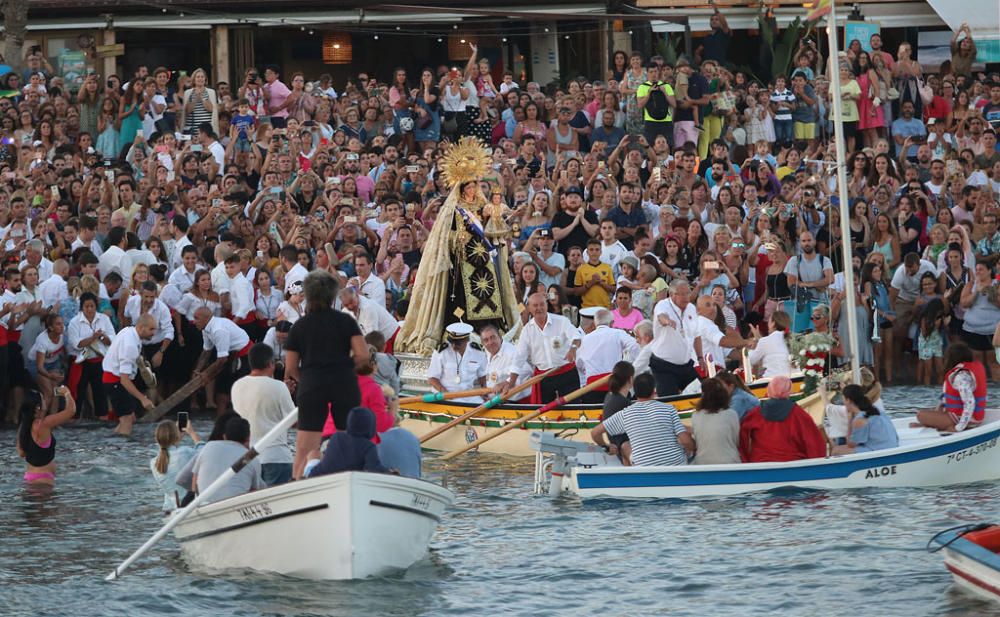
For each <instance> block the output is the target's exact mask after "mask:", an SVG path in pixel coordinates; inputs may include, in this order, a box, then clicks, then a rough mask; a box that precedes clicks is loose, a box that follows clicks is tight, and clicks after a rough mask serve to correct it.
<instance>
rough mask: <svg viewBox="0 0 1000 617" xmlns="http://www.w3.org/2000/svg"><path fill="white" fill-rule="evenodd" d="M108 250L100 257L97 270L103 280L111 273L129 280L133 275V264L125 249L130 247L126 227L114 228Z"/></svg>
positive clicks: (109, 235) (109, 233)
mask: <svg viewBox="0 0 1000 617" xmlns="http://www.w3.org/2000/svg"><path fill="white" fill-rule="evenodd" d="M107 242H108V250H106V251H104V252H103V253H102V254H101V255H100V257H98V258H97V259H98V262H97V270H98V271H99V272H100V273H101V279H102V280H103V279H104V278H105V277H106V276H107V275H108V273H109V272H117V273H118V274H120V275H121V276H122V278H123V279H127V278H128V277H129V276H130V275H131V274H132V264H131V263H130V260H129V257H128V255H126V254H125V249H126V248H127V247H128V240H127V237H126V233H125V228H124V227H112V228H111V231H109V232H108V237H107Z"/></svg>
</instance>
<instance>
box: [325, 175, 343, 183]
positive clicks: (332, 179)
mask: <svg viewBox="0 0 1000 617" xmlns="http://www.w3.org/2000/svg"><path fill="white" fill-rule="evenodd" d="M326 183H327V184H340V178H338V177H337V176H331V177H329V178H327V179H326Z"/></svg>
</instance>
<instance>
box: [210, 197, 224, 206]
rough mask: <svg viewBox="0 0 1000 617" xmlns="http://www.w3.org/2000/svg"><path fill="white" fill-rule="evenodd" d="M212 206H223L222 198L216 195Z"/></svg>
mask: <svg viewBox="0 0 1000 617" xmlns="http://www.w3.org/2000/svg"><path fill="white" fill-rule="evenodd" d="M212 207H213V208H220V207H222V200H221V199H219V198H218V197H216V198H215V199H213V200H212Z"/></svg>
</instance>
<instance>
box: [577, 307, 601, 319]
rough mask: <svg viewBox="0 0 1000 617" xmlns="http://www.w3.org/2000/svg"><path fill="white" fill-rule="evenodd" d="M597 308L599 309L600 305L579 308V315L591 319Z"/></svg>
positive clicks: (595, 314)
mask: <svg viewBox="0 0 1000 617" xmlns="http://www.w3.org/2000/svg"><path fill="white" fill-rule="evenodd" d="M599 310H601V307H599V306H588V307H587V308H585V309H580V317H584V318H586V319H593V318H594V317H597V311H599Z"/></svg>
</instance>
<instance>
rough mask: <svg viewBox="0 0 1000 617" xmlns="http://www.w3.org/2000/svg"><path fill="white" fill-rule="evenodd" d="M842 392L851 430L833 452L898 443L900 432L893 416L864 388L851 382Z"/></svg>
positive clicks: (846, 452) (897, 444)
mask: <svg viewBox="0 0 1000 617" xmlns="http://www.w3.org/2000/svg"><path fill="white" fill-rule="evenodd" d="M842 394H843V397H844V407H845V408H846V411H847V414H848V418H849V422H850V427H851V434H850V437H848V440H847V443H846V444H844V445H840V446H834V447H833V450H832V452H831V454H853V453H854V452H873V451H875V450H884V449H886V448H895V447H897V446H899V435H897V434H896V427H895V426H893V425H892V420H891V419H890V418H889V416H887V415H886V414H884V413H882V412H881V411H880V410H879V408H878V407H876V406H875V405H874V404H873V402H872V401H870V400H869V399H868V397H867V396H865V391H864V388H862V387H861V386H859V385H856V384H851V385H849V386H847V387H845V388H844V391H843V392H842ZM831 407H832V406H831Z"/></svg>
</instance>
